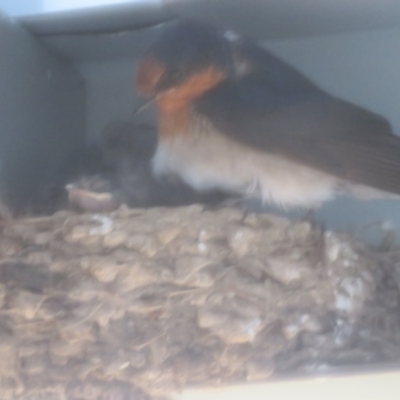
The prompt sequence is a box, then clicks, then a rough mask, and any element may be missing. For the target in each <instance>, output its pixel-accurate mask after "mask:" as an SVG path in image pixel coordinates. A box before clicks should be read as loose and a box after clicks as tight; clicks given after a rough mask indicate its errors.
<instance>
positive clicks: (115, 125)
mask: <svg viewBox="0 0 400 400" xmlns="http://www.w3.org/2000/svg"><path fill="white" fill-rule="evenodd" d="M99 136H100V139H99V140H98V141H97V142H95V141H87V142H84V143H82V144H80V145H79V146H77V147H76V148H74V149H72V150H71V151H70V152H69V153H67V155H66V157H65V158H64V159H62V161H61V163H60V165H59V166H58V167H57V168H55V170H54V174H52V176H51V179H50V180H49V182H48V184H47V185H45V187H44V188H42V189H41V190H40V191H39V193H38V195H37V196H36V198H35V201H34V202H32V203H33V204H31V205H30V207H29V208H25V209H24V214H27V213H28V214H29V215H51V214H53V213H55V212H57V211H60V210H69V209H73V210H75V211H78V212H90V213H99V212H111V211H114V210H116V209H117V208H119V207H120V206H121V205H122V204H125V205H127V206H128V207H130V208H151V207H177V206H184V205H192V204H203V205H205V206H209V207H213V206H218V205H219V204H220V203H222V202H223V201H225V199H227V195H226V194H224V193H220V192H218V191H211V192H207V193H201V192H198V191H196V190H194V189H192V188H191V187H190V186H189V185H187V184H186V183H184V182H182V181H179V180H174V179H168V178H166V177H165V178H163V177H161V178H157V177H155V176H153V174H152V172H151V157H152V156H153V155H154V153H155V151H156V147H157V132H156V128H155V127H154V126H151V125H146V124H140V123H137V122H135V121H131V120H117V121H112V122H110V123H109V124H107V125H106V126H105V127H104V129H103V131H102V132H101V134H100V135H99ZM1 216H2V210H1V204H0V218H1Z"/></svg>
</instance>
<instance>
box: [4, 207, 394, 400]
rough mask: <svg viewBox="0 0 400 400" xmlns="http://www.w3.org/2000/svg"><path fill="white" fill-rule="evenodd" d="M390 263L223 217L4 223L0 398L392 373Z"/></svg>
mask: <svg viewBox="0 0 400 400" xmlns="http://www.w3.org/2000/svg"><path fill="white" fill-rule="evenodd" d="M396 257H397V258H396ZM398 259H400V257H398V254H397V253H396V252H395V251H392V252H378V251H374V250H372V249H370V248H368V247H367V246H366V245H363V244H361V243H358V242H356V241H354V240H352V238H351V237H349V236H347V235H344V234H334V233H332V232H322V231H321V230H319V229H316V228H313V227H312V226H311V225H310V224H309V223H308V222H292V221H289V220H286V219H283V218H278V217H275V216H273V215H255V214H244V213H243V212H241V211H240V210H237V209H231V208H223V209H220V210H216V211H215V210H214V211H211V210H204V209H203V208H202V207H200V206H190V207H182V208H176V209H165V208H164V209H163V208H154V209H148V210H142V209H136V210H135V209H133V210H129V209H127V208H125V207H121V208H120V209H118V210H117V211H115V212H113V213H108V214H74V213H71V212H60V213H56V214H55V215H54V216H52V217H43V218H33V219H21V220H17V221H14V222H12V223H11V224H8V225H6V226H5V227H4V228H3V231H2V233H1V236H0V306H1V308H0V398H1V399H4V400H6V399H46V400H47V399H68V400H74V399H128V398H129V399H130V398H135V399H147V398H150V397H163V396H166V395H168V394H169V393H172V392H174V391H176V390H181V389H183V388H184V387H187V386H189V385H200V386H205V385H207V386H210V385H217V384H229V383H231V382H240V381H260V380H265V379H267V378H270V377H271V376H272V377H274V376H275V377H276V376H281V375H282V374H285V373H288V372H290V371H318V370H320V369H321V368H324V370H326V368H329V367H332V368H334V367H338V366H348V365H361V364H367V363H375V362H390V361H399V360H400V324H399V318H400V317H399V316H400V312H399V311H400V310H399V284H400V268H399V267H398V261H397V260H398Z"/></svg>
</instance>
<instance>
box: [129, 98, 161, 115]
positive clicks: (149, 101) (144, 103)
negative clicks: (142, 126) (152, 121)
mask: <svg viewBox="0 0 400 400" xmlns="http://www.w3.org/2000/svg"><path fill="white" fill-rule="evenodd" d="M155 99H156V96H152V97H150V99H147V100H144V101H142V102H140V103H139V104H138V105H137V106H136V107H135V108H134V110H133V111H132V114H131V117H132V118H135V117H136V115H137V114H139V113H141V112H142V111H143V110H145V109H146V108H147V107H148V106H149V105H150V104H152V103H153V102H154V100H155Z"/></svg>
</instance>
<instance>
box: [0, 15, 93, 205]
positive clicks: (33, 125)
mask: <svg viewBox="0 0 400 400" xmlns="http://www.w3.org/2000/svg"><path fill="white" fill-rule="evenodd" d="M0 55H1V63H0V162H1V171H0V183H1V189H2V191H3V192H4V193H5V195H6V196H7V195H8V196H9V197H12V198H13V199H14V201H15V202H16V203H18V202H22V201H24V200H25V199H27V198H28V197H30V196H31V195H32V193H33V192H34V190H35V189H36V188H38V187H39V186H40V185H42V184H43V183H44V182H45V180H46V178H47V176H48V175H49V173H51V172H52V171H53V170H54V168H55V166H56V165H57V164H58V163H59V161H60V159H61V157H63V156H64V155H65V154H66V153H67V152H69V151H70V150H71V149H72V147H74V146H75V145H77V144H78V143H79V142H80V141H82V140H83V138H84V128H85V109H84V107H85V90H84V82H83V80H82V79H81V78H80V76H79V74H78V73H77V72H76V71H75V70H74V69H73V68H72V67H71V66H70V65H68V64H67V63H65V62H64V61H63V60H61V59H59V58H57V57H56V56H55V55H53V54H51V53H50V52H48V51H47V50H46V49H45V48H44V47H42V46H41V45H40V44H39V43H38V42H37V41H36V40H35V39H34V38H32V37H31V36H30V35H29V34H27V33H26V32H25V31H23V30H22V29H21V28H20V27H18V26H16V25H14V24H12V23H11V22H10V21H8V20H7V19H6V18H4V17H2V18H1V19H0Z"/></svg>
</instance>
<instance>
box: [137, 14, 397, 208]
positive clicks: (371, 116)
mask: <svg viewBox="0 0 400 400" xmlns="http://www.w3.org/2000/svg"><path fill="white" fill-rule="evenodd" d="M135 85H136V89H137V91H138V92H139V93H140V94H141V95H144V96H147V97H149V98H154V99H155V101H156V104H157V108H158V134H159V143H158V147H157V151H156V153H155V155H154V157H153V160H152V167H153V171H154V173H155V174H156V175H161V174H173V175H177V176H179V177H180V178H181V179H182V180H183V181H185V182H186V183H187V184H189V185H190V186H192V187H193V188H195V189H196V190H199V191H207V190H211V189H216V188H217V189H220V190H224V191H229V192H235V193H240V194H243V195H247V196H248V195H250V196H256V197H260V198H261V199H262V200H263V201H269V202H272V203H276V204H279V205H281V206H283V207H285V208H291V207H309V208H315V207H318V206H319V205H320V204H321V203H322V202H323V201H326V200H330V199H333V198H334V197H335V196H336V195H339V194H346V193H348V194H351V195H354V196H358V197H361V198H379V197H392V196H393V195H395V196H394V197H397V195H399V194H400V138H399V137H397V136H395V135H394V134H393V133H392V128H391V126H390V123H389V122H388V121H387V120H386V119H384V118H383V117H381V116H379V115H377V114H375V113H372V112H370V111H368V110H366V109H364V108H361V107H358V106H356V105H353V104H351V103H349V102H347V101H344V100H341V99H339V98H336V97H334V96H331V95H330V94H328V93H327V92H325V91H323V90H322V89H321V88H319V87H318V86H317V85H316V84H314V83H313V82H312V81H310V80H309V79H307V78H306V77H305V76H303V75H302V74H301V73H300V72H298V71H297V70H296V69H294V68H293V67H291V66H290V65H288V64H286V63H285V62H283V61H281V60H280V59H278V58H276V57H275V56H274V55H272V54H270V53H269V52H267V51H266V50H265V49H263V48H262V47H260V46H258V45H257V44H256V43H254V42H252V41H251V40H249V39H247V38H244V37H240V36H238V35H236V34H233V33H231V32H220V31H219V30H217V29H215V28H213V27H210V26H208V25H203V24H200V23H197V22H193V21H184V22H179V23H178V24H176V25H174V26H172V27H169V28H168V29H166V30H165V31H164V32H163V33H162V35H161V36H160V37H159V38H158V40H156V41H155V42H154V43H153V45H151V46H150V47H149V48H148V50H147V51H146V52H145V54H144V56H143V57H142V59H141V60H140V62H139V65H138V69H137V74H136V81H135Z"/></svg>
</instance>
